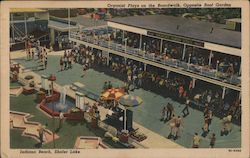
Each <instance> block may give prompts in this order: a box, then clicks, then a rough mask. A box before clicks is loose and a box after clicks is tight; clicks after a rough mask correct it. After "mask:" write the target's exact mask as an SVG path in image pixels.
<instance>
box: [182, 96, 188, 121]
mask: <svg viewBox="0 0 250 158" xmlns="http://www.w3.org/2000/svg"><path fill="white" fill-rule="evenodd" d="M189 106H190V100H189V99H188V98H187V99H186V103H185V107H184V109H183V110H182V113H183V117H186V116H187V115H189V109H188V108H189Z"/></svg>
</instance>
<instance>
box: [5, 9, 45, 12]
mask: <svg viewBox="0 0 250 158" xmlns="http://www.w3.org/2000/svg"><path fill="white" fill-rule="evenodd" d="M10 12H11V13H35V12H36V13H37V12H46V10H43V9H37V8H11V9H10Z"/></svg>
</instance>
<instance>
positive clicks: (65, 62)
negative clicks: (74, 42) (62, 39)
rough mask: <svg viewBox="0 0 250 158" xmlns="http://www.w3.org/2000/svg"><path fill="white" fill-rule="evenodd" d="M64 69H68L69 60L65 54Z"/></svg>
mask: <svg viewBox="0 0 250 158" xmlns="http://www.w3.org/2000/svg"><path fill="white" fill-rule="evenodd" d="M63 61H64V70H66V69H68V61H67V56H64V60H63Z"/></svg>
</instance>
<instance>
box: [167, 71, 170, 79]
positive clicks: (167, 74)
mask: <svg viewBox="0 0 250 158" xmlns="http://www.w3.org/2000/svg"><path fill="white" fill-rule="evenodd" d="M169 73H170V71H168V70H167V78H168V76H169Z"/></svg>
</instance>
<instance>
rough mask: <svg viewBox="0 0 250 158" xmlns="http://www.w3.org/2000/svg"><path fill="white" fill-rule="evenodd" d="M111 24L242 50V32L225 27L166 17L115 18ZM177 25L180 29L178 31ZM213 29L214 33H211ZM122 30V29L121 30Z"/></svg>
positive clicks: (111, 20)
mask: <svg viewBox="0 0 250 158" xmlns="http://www.w3.org/2000/svg"><path fill="white" fill-rule="evenodd" d="M109 21H110V22H114V23H118V24H122V25H127V26H132V27H137V28H142V29H146V30H148V31H157V32H161V33H168V34H172V35H177V36H182V37H188V38H192V39H195V40H199V41H204V42H209V43H215V44H220V45H224V46H229V47H235V48H241V32H237V31H231V30H226V29H224V28H225V25H222V24H217V23H211V22H204V21H200V20H193V19H187V18H183V17H174V16H166V15H149V16H130V17H121V18H113V19H110V20H109ZM177 25H179V28H178V29H177ZM212 28H213V32H212V33H210V31H211V29H212ZM120 29H122V28H120Z"/></svg>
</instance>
